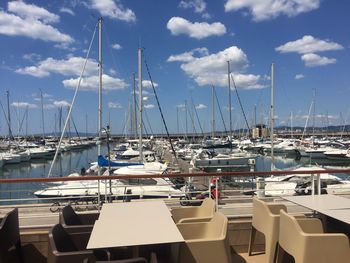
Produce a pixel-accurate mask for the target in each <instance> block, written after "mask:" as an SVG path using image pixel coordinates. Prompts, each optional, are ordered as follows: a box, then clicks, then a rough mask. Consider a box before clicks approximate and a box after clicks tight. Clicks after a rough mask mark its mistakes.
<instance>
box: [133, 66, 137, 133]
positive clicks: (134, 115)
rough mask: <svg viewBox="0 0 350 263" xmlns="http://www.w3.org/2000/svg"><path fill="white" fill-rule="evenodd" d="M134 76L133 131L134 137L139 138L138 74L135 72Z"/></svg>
mask: <svg viewBox="0 0 350 263" xmlns="http://www.w3.org/2000/svg"><path fill="white" fill-rule="evenodd" d="M132 76H133V81H134V85H133V89H134V92H133V93H134V94H133V100H134V103H133V104H134V105H133V106H134V109H133V122H134V124H133V131H132V132H133V133H134V138H137V110H136V105H137V104H136V76H135V73H133V74H132Z"/></svg>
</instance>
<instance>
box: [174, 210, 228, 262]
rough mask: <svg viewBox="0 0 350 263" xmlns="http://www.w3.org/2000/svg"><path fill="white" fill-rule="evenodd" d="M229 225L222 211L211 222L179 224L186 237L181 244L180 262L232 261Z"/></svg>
mask: <svg viewBox="0 0 350 263" xmlns="http://www.w3.org/2000/svg"><path fill="white" fill-rule="evenodd" d="M227 226H228V220H227V217H226V216H225V215H224V214H222V213H220V212H217V213H215V214H214V216H213V218H212V219H211V220H210V221H209V222H196V223H184V224H177V227H178V229H179V231H180V232H181V234H182V236H183V238H184V239H185V243H184V244H181V245H180V251H179V259H180V260H179V262H183V263H190V262H201V263H212V262H220V263H229V262H231V248H230V245H229V240H228V235H227Z"/></svg>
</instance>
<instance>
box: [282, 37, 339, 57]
mask: <svg viewBox="0 0 350 263" xmlns="http://www.w3.org/2000/svg"><path fill="white" fill-rule="evenodd" d="M342 49H344V47H343V46H342V45H340V44H338V43H335V42H332V41H330V40H327V39H326V40H322V39H317V38H314V37H313V36H310V35H306V36H303V37H302V38H301V39H298V40H295V41H290V42H287V43H286V44H284V45H281V46H279V47H277V48H276V51H278V52H280V53H290V52H295V53H299V54H306V53H315V52H322V51H331V50H342Z"/></svg>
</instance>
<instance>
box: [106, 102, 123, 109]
mask: <svg viewBox="0 0 350 263" xmlns="http://www.w3.org/2000/svg"><path fill="white" fill-rule="evenodd" d="M108 108H110V109H122V108H123V107H122V105H120V103H119V102H111V101H110V102H108Z"/></svg>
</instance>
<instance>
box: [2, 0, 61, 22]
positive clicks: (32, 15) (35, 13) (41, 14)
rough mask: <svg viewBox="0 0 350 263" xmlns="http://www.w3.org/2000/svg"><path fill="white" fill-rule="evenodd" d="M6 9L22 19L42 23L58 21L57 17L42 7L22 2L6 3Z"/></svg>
mask: <svg viewBox="0 0 350 263" xmlns="http://www.w3.org/2000/svg"><path fill="white" fill-rule="evenodd" d="M7 9H8V11H10V12H11V13H14V14H17V15H18V16H19V17H22V18H24V19H30V20H42V21H43V22H44V23H56V22H58V21H59V20H60V17H59V16H58V15H56V14H53V13H50V12H49V11H47V10H46V9H44V8H42V7H39V6H36V5H33V4H26V3H24V2H22V1H12V2H8V5H7Z"/></svg>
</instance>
